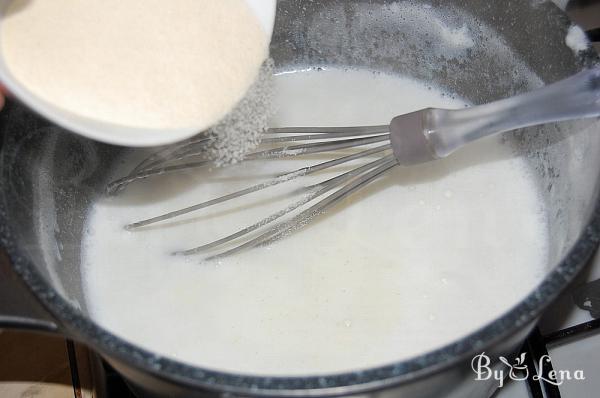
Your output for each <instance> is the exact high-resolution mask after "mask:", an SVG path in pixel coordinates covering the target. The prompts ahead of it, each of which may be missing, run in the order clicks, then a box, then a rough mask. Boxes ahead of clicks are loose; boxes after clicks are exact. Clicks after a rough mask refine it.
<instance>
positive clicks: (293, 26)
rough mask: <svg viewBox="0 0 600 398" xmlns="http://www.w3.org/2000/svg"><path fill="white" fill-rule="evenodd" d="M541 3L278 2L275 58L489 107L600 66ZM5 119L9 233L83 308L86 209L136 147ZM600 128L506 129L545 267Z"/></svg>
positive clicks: (575, 208)
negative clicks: (529, 186) (529, 185)
mask: <svg viewBox="0 0 600 398" xmlns="http://www.w3.org/2000/svg"><path fill="white" fill-rule="evenodd" d="M534 3H535V4H534ZM537 3H538V2H530V1H522V2H518V1H513V2H511V7H506V6H505V4H504V2H481V1H475V0H473V1H464V0H455V1H447V0H444V1H442V0H435V1H432V0H429V1H426V2H425V1H411V2H392V1H383V0H369V1H367V0H363V1H346V0H331V1H326V0H323V1H301V0H281V1H280V2H279V10H278V17H277V23H276V29H275V35H274V40H273V45H272V56H273V58H274V59H275V61H276V65H277V68H278V70H280V71H283V70H292V69H298V68H309V67H310V68H314V67H328V66H337V67H353V68H365V69H370V70H375V71H379V72H383V73H391V74H400V75H407V76H411V77H413V78H415V79H419V80H422V81H426V82H430V84H432V85H437V86H441V87H443V88H446V89H448V90H449V91H452V92H455V93H457V95H459V96H461V97H463V98H466V99H468V100H470V101H472V102H473V103H476V104H477V103H484V102H488V101H491V100H495V99H499V98H502V97H506V96H509V95H513V94H516V93H519V92H524V91H527V90H530V89H533V88H535V87H539V86H541V85H542V84H543V83H547V82H552V81H556V80H558V79H560V78H564V77H566V76H568V75H570V74H573V73H574V72H576V71H577V70H578V69H580V68H581V67H583V66H584V65H586V64H589V63H590V62H595V61H594V60H595V58H594V57H593V56H592V54H591V52H590V53H587V54H585V53H582V54H580V55H575V54H574V53H573V52H572V51H571V49H569V48H568V47H566V46H565V44H564V41H565V40H564V38H565V35H566V29H567V27H568V21H567V20H566V17H565V16H564V14H562V13H561V12H560V11H559V10H558V9H557V8H555V7H554V6H553V5H552V4H551V3H549V2H539V4H537ZM532 4H533V5H532ZM398 95H403V93H398ZM0 119H1V121H2V124H1V126H2V128H3V130H4V131H3V142H2V157H1V162H2V163H1V164H2V176H1V178H2V181H1V184H2V199H3V201H4V206H5V209H6V212H7V214H6V218H7V221H8V223H9V224H10V229H11V231H12V232H13V235H14V236H13V239H15V240H16V241H17V245H18V246H19V247H20V248H21V250H22V252H23V254H24V255H25V256H26V257H28V258H29V259H31V260H32V261H33V263H34V264H35V265H36V266H37V267H38V268H39V270H40V271H41V272H42V274H43V275H44V276H45V277H46V278H48V280H49V281H51V283H52V284H53V285H54V286H55V287H56V289H57V290H58V291H59V292H60V293H61V294H63V295H64V296H65V297H66V298H68V299H69V301H70V302H71V303H73V305H74V306H76V307H79V308H81V309H82V310H83V311H84V312H85V300H84V296H83V292H82V283H81V273H80V269H79V267H80V250H81V247H80V243H81V242H80V240H81V236H82V232H83V228H84V221H85V217H86V213H87V212H88V210H89V208H90V205H91V203H92V202H93V201H94V198H96V197H98V196H99V195H103V192H104V187H105V184H106V182H107V180H108V178H109V174H110V172H111V170H113V169H114V167H115V166H116V164H117V163H118V162H119V159H121V158H122V156H123V155H124V154H126V153H128V152H129V151H130V150H129V149H123V148H117V147H112V146H108V145H103V144H99V143H96V142H93V141H90V140H87V139H84V138H80V137H77V136H74V135H72V134H69V133H67V132H65V131H63V130H62V129H60V128H58V127H54V126H51V125H49V124H48V123H47V122H45V121H44V120H41V119H40V118H38V117H36V116H35V115H33V114H31V113H30V112H29V111H27V110H26V109H24V108H23V107H21V106H19V105H16V104H12V105H10V106H9V107H8V109H7V110H6V111H5V112H3V113H2V114H0ZM384 122H386V121H382V123H384ZM599 133H600V123H599V122H598V120H587V121H580V122H571V123H561V124H559V125H553V126H545V127H541V128H534V129H528V130H527V131H520V132H515V133H511V134H506V135H505V137H506V140H507V141H508V142H510V143H511V145H513V147H514V148H515V152H516V154H518V155H520V156H525V157H527V159H528V161H529V163H530V165H531V172H532V173H533V174H534V176H535V178H536V180H537V181H538V183H539V188H540V191H541V193H542V196H543V198H544V203H545V205H546V208H547V213H548V216H549V220H550V223H549V228H550V229H551V231H550V232H551V237H552V242H551V244H550V246H551V247H552V253H551V264H549V268H550V267H552V266H554V265H556V264H557V263H558V261H559V260H560V259H561V258H562V257H564V255H565V253H566V251H567V250H568V249H569V248H570V246H571V245H572V244H573V242H574V241H575V240H576V239H577V237H578V236H579V233H580V231H581V230H582V228H583V226H584V224H585V222H586V221H587V219H588V216H589V214H590V212H591V211H592V209H593V206H594V205H595V203H596V202H597V200H598V199H597V197H598V189H599V187H598V184H597V182H598V181H599V173H600V134H599ZM491 178H493V176H491ZM490 211H493V209H490ZM123 266H127V264H123Z"/></svg>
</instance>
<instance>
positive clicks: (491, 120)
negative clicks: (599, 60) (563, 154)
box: [422, 66, 600, 158]
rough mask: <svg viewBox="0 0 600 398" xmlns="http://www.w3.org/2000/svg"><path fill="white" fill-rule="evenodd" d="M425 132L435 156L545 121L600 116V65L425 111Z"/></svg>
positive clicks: (423, 122) (442, 155) (447, 153)
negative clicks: (479, 101)
mask: <svg viewBox="0 0 600 398" xmlns="http://www.w3.org/2000/svg"><path fill="white" fill-rule="evenodd" d="M423 112H424V113H423V115H422V117H423V119H422V125H423V130H422V131H423V134H424V135H425V138H426V141H427V144H428V147H429V150H430V151H431V152H432V155H433V157H434V158H443V157H446V156H448V155H449V154H451V153H452V152H454V151H455V150H456V149H458V148H460V147H461V146H463V145H465V144H467V143H469V142H472V141H475V140H477V139H480V138H483V137H486V136H488V135H492V134H497V133H502V132H505V131H510V130H515V129H519V128H524V127H529V126H535V125H540V124H545V123H551V122H558V121H563V120H572V119H579V118H587V117H596V116H600V66H597V67H594V68H591V69H587V70H584V71H582V72H579V73H577V74H576V75H573V76H571V77H569V78H566V79H564V80H561V81H558V82H556V83H553V84H550V85H547V86H545V87H542V88H540V89H537V90H534V91H531V92H529V93H525V94H521V95H517V96H515V97H511V98H506V99H503V100H500V101H496V102H492V103H489V104H485V105H478V106H474V107H471V108H465V109H459V110H445V109H427V110H425V111H423Z"/></svg>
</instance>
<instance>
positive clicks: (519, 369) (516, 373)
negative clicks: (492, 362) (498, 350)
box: [498, 352, 529, 380]
mask: <svg viewBox="0 0 600 398" xmlns="http://www.w3.org/2000/svg"><path fill="white" fill-rule="evenodd" d="M526 355H527V353H525V352H523V353H521V355H520V356H518V357H517V358H515V363H514V365H513V364H511V363H510V362H509V361H508V359H506V358H505V357H502V356H501V357H499V358H498V359H500V362H502V363H503V364H505V365H506V366H507V367H508V368H509V372H508V377H510V378H511V379H512V380H525V379H527V377H529V369H528V368H527V365H526V364H525V356H526Z"/></svg>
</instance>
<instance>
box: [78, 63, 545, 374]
mask: <svg viewBox="0 0 600 398" xmlns="http://www.w3.org/2000/svg"><path fill="white" fill-rule="evenodd" d="M275 97H276V100H275V104H276V107H277V109H276V116H275V117H274V119H273V121H272V125H273V126H295V125H305V126H306V125H370V124H382V123H387V122H388V121H389V120H391V118H392V117H394V116H395V115H398V114H402V113H406V112H410V111H414V110H417V109H421V108H424V107H450V108H458V107H463V106H465V101H463V100H461V99H460V98H454V97H453V96H452V95H451V93H444V92H442V91H441V90H440V89H438V88H436V87H429V86H427V85H425V84H422V83H420V82H416V81H412V80H409V79H405V78H401V77H398V76H388V75H384V74H375V73H371V72H369V71H356V70H335V69H332V70H320V71H316V70H312V71H302V72H297V73H285V74H280V75H278V76H277V78H276V92H275ZM327 159H328V158H327ZM373 159H375V158H373ZM324 160H326V158H325V157H323V156H322V155H320V156H314V157H313V158H312V159H310V160H309V161H308V163H307V161H303V160H298V159H297V160H287V159H276V160H272V161H265V162H247V163H244V164H242V165H238V166H232V167H228V168H223V169H214V170H208V169H207V170H194V171H190V172H188V173H186V174H184V175H180V176H168V177H161V178H157V179H154V180H152V181H150V180H148V181H145V182H143V183H140V184H133V185H131V187H128V189H127V190H126V191H125V192H123V193H122V194H120V195H119V196H116V197H112V198H108V199H103V200H101V201H99V202H98V203H96V204H95V205H94V206H93V210H92V212H91V213H90V215H89V220H88V222H87V229H86V237H85V241H84V250H83V253H82V260H83V266H84V267H83V269H84V272H85V280H86V292H87V302H88V306H89V308H90V311H91V315H92V316H93V318H94V319H95V320H96V321H97V322H99V323H100V324H101V325H102V326H104V327H106V328H108V329H109V330H111V331H112V332H114V333H116V334H117V335H119V336H121V337H123V338H125V339H127V340H129V341H131V342H134V343H135V344H139V345H140V346H142V347H144V348H147V349H149V350H152V351H155V352H158V353H161V354H163V355H165V356H168V357H171V358H175V359H178V360H180V361H183V362H186V363H190V364H194V365H198V366H201V367H205V368H210V369H217V370H222V371H230V372H241V373H249V374H260V375H306V374H323V373H335V372H343V371H347V370H355V369H359V368H367V367H372V366H379V365H385V364H389V363H391V362H396V361H399V360H403V359H407V358H409V357H413V356H416V355H419V354H422V353H424V352H426V351H429V350H432V349H435V348H439V347H441V346H443V345H444V344H448V343H450V342H452V341H454V340H456V339H458V338H461V337H463V336H465V335H466V334H468V333H470V332H473V331H475V330H476V329H477V328H479V327H481V326H483V325H484V324H485V323H486V322H489V321H492V320H493V319H495V318H496V317H498V316H499V315H501V314H502V313H503V312H505V311H507V310H508V309H509V308H510V307H511V306H513V305H514V304H516V303H517V302H518V301H519V300H521V299H522V298H524V296H525V295H526V294H527V293H529V292H530V291H531V290H532V289H533V288H534V286H535V285H536V283H537V282H539V281H540V280H541V278H542V276H543V274H544V272H545V267H546V264H547V256H548V247H547V245H548V229H547V225H546V221H545V219H544V215H543V209H542V203H541V201H540V198H539V196H538V192H537V191H536V185H535V183H534V180H533V178H532V177H531V176H530V175H529V172H528V169H527V165H526V163H525V161H524V160H523V159H521V158H518V157H516V155H515V154H514V153H513V151H512V150H511V148H510V147H509V145H507V144H505V143H503V142H502V141H501V139H500V138H498V137H494V138H490V139H486V140H483V141H481V142H478V143H475V144H473V145H470V146H468V147H466V148H464V149H462V150H460V151H459V152H457V153H456V154H454V155H452V156H451V157H450V158H448V159H444V160H440V161H437V162H434V163H430V164H425V165H421V166H415V167H410V168H400V167H396V168H394V169H392V170H391V171H390V172H388V173H387V174H386V175H384V176H383V177H382V178H380V179H378V180H376V181H375V182H373V183H371V184H370V185H368V186H367V187H366V188H363V189H362V190H361V191H359V192H358V193H356V194H354V195H352V196H351V197H349V198H348V199H347V200H345V201H344V203H342V204H340V205H338V206H337V207H335V208H333V209H330V210H329V211H327V213H326V214H324V215H321V216H320V217H319V218H318V219H316V220H315V221H314V222H313V223H311V224H309V225H308V226H307V227H305V228H303V229H301V230H298V231H295V232H294V233H293V234H291V235H290V236H288V237H286V238H284V239H282V240H280V241H277V242H275V243H273V244H270V245H268V246H266V247H261V248H256V249H252V250H249V251H246V252H244V253H241V254H238V255H235V256H233V257H228V258H224V259H222V260H219V261H208V262H204V261H202V258H203V257H202V255H197V256H189V257H183V256H173V255H171V254H170V253H172V252H173V251H176V250H182V249H189V248H192V247H195V246H199V245H201V244H204V243H207V242H210V241H213V240H215V239H218V238H221V237H223V236H225V235H228V234H230V233H232V232H235V231H237V230H239V229H240V228H242V227H244V226H247V225H250V224H252V223H254V222H256V221H258V220H259V219H261V218H263V217H265V216H266V215H269V214H271V213H273V212H275V211H277V210H279V209H281V208H285V206H287V205H289V204H290V203H291V202H293V201H294V199H291V198H290V197H288V196H285V195H284V193H289V192H291V191H293V189H292V188H290V186H286V185H288V184H282V185H281V186H278V187H275V188H270V189H269V190H265V191H263V192H261V193H260V194H257V195H256V196H248V197H244V198H243V199H241V200H237V201H235V202H232V203H230V204H225V205H221V206H219V207H215V208H210V209H207V210H205V211H201V212H198V213H193V214H190V215H188V216H186V217H183V218H181V219H177V220H174V221H170V222H166V223H163V224H157V225H154V226H152V227H148V228H145V229H141V230H139V231H135V232H129V231H125V230H124V229H123V226H124V225H125V224H128V223H130V222H133V221H137V220H141V219H144V218H148V217H152V216H155V215H158V214H162V213H165V212H167V211H171V210H175V209H179V208H183V207H186V206H189V205H192V204H195V203H200V202H202V201H205V200H208V199H212V198H215V197H218V196H221V195H223V194H226V193H230V192H233V191H235V190H237V189H240V188H242V187H247V186H249V185H251V184H252V183H253V182H256V181H264V180H265V179H266V178H268V177H269V176H272V175H274V174H281V173H283V172H286V171H292V170H295V169H296V168H298V167H301V166H303V165H307V164H311V163H312V164H315V163H319V162H321V161H324ZM133 164H134V162H133V163H132V164H131V165H133ZM357 164H358V163H357ZM131 165H123V169H122V170H117V171H116V174H115V177H119V176H121V175H123V174H125V173H127V172H128V171H129V170H130V167H131ZM348 167H349V166H348V165H346V166H340V167H338V168H337V169H336V170H335V171H330V172H327V173H324V174H323V173H321V174H318V175H316V176H311V177H305V178H301V179H299V180H296V181H294V182H290V183H289V184H291V185H292V187H293V186H299V185H300V184H303V185H304V184H310V183H315V182H318V181H323V180H325V179H326V178H329V177H332V176H334V175H338V174H340V173H341V172H343V171H346V170H348ZM294 184H295V185H294Z"/></svg>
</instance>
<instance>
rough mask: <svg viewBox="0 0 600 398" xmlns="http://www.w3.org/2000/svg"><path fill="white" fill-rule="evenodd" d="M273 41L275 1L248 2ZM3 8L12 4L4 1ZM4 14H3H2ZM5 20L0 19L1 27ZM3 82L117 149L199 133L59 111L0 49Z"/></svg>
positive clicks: (37, 107) (46, 112) (64, 123)
mask: <svg viewBox="0 0 600 398" xmlns="http://www.w3.org/2000/svg"><path fill="white" fill-rule="evenodd" d="M246 1H247V2H248V5H249V6H250V8H251V9H252V11H253V12H254V13H255V14H256V16H257V17H258V18H259V20H260V23H261V25H262V26H263V28H264V30H265V32H266V33H267V35H268V37H269V38H270V37H271V35H272V33H273V25H274V22H275V9H276V6H277V1H276V0H246ZM2 3H4V4H2V5H3V6H6V5H7V4H8V3H9V2H8V1H3V2H2ZM2 11H3V10H2ZM1 23H2V20H1V18H0V24H1ZM0 81H1V82H2V84H3V85H4V86H5V87H6V89H7V90H8V91H9V92H10V93H11V95H12V96H13V97H15V98H17V99H18V100H20V101H21V102H22V103H24V104H25V105H27V106H28V107H29V108H31V109H32V110H34V111H35V112H37V113H38V114H40V115H42V116H43V117H45V118H46V119H48V120H50V121H51V122H53V123H55V124H57V125H59V126H61V127H64V128H65V129H67V130H70V131H72V132H74V133H77V134H80V135H82V136H85V137H88V138H91V139H94V140H97V141H101V142H106V143H109V144H115V145H125V146H136V147H148V146H157V145H166V144H171V143H174V142H177V141H181V140H184V139H186V138H189V137H192V136H194V135H196V134H198V133H199V130H198V129H194V128H185V129H172V130H165V129H146V128H133V127H127V126H122V125H118V124H112V123H106V122H101V121H98V120H93V119H90V118H87V117H81V116H78V115H76V114H73V113H71V112H68V111H65V110H64V109H60V108H58V107H56V106H54V105H52V104H51V103H48V102H47V101H44V100H42V99H41V98H39V97H37V96H36V95H34V94H32V93H31V92H30V91H29V90H27V88H26V87H25V86H23V85H22V84H21V83H20V82H19V81H17V80H16V79H15V78H14V77H13V75H12V74H11V73H10V71H9V69H8V67H7V65H6V63H5V62H4V57H3V55H2V51H1V49H0Z"/></svg>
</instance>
